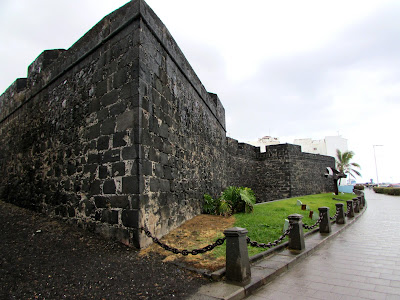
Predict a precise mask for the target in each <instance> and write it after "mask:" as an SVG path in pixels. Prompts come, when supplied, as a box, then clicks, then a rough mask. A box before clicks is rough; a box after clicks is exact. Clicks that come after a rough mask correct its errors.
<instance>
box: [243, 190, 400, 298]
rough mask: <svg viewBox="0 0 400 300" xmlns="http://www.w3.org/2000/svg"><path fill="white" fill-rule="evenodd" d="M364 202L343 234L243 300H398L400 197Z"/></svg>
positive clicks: (376, 197) (369, 198) (378, 197)
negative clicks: (365, 204)
mask: <svg viewBox="0 0 400 300" xmlns="http://www.w3.org/2000/svg"><path fill="white" fill-rule="evenodd" d="M365 198H366V200H367V203H368V208H367V210H366V211H365V213H364V214H363V215H362V216H361V217H360V218H359V219H358V220H357V222H355V223H354V224H353V225H352V226H351V227H350V228H349V229H347V230H344V231H343V232H342V233H340V234H339V235H338V236H336V237H335V238H333V239H331V240H330V241H328V242H327V243H325V244H324V245H323V246H321V247H320V248H319V249H318V250H316V251H315V252H314V253H313V254H312V255H310V256H308V257H307V258H305V259H304V260H303V261H302V262H300V263H298V264H296V265H295V266H294V267H293V268H291V269H289V270H288V271H287V272H285V273H283V274H281V275H280V276H279V277H277V278H275V279H274V280H273V281H271V282H270V283H269V284H267V285H265V286H263V287H262V288H260V289H259V290H257V291H255V292H253V294H252V295H250V296H249V297H247V298H246V299H249V300H266V299H279V300H283V299H338V300H342V299H400V234H399V233H400V222H399V216H400V197H399V196H388V195H380V194H375V193H374V192H373V191H371V190H366V191H365Z"/></svg>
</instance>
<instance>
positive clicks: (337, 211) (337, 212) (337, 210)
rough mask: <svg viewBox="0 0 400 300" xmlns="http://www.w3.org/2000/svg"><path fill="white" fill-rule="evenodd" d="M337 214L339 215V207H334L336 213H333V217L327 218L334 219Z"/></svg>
mask: <svg viewBox="0 0 400 300" xmlns="http://www.w3.org/2000/svg"><path fill="white" fill-rule="evenodd" d="M338 215H339V208H336V213H335V215H334V216H333V217H329V219H331V220H336V218H337V217H338Z"/></svg>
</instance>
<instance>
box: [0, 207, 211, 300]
mask: <svg viewBox="0 0 400 300" xmlns="http://www.w3.org/2000/svg"><path fill="white" fill-rule="evenodd" d="M0 212H1V215H0V226H1V230H0V241H1V243H0V299H185V298H186V297H187V296H189V295H191V294H194V293H195V292H196V291H197V289H198V288H199V287H200V286H201V285H202V284H205V283H207V280H206V279H205V278H202V277H200V276H199V275H197V274H194V273H190V272H188V271H186V270H183V269H179V268H177V267H176V266H174V265H171V264H168V263H163V262H162V261H161V257H159V256H157V255H151V256H150V257H147V258H145V257H140V256H139V255H138V251H137V250H135V249H133V248H129V247H126V246H124V245H122V244H119V243H117V242H113V241H108V240H104V239H103V238H101V237H99V236H97V235H95V234H92V233H90V232H87V231H84V230H82V229H80V228H77V227H74V226H72V225H68V224H66V223H64V222H63V221H61V220H55V219H50V218H48V217H46V216H43V215H41V214H38V213H35V212H32V211H30V210H26V209H23V208H20V207H17V206H14V205H11V204H8V203H4V202H2V201H0Z"/></svg>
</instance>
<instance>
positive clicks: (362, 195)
mask: <svg viewBox="0 0 400 300" xmlns="http://www.w3.org/2000/svg"><path fill="white" fill-rule="evenodd" d="M361 200H362V202H363V205H364V206H365V194H364V192H363V193H362V194H361Z"/></svg>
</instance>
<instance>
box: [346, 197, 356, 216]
mask: <svg viewBox="0 0 400 300" xmlns="http://www.w3.org/2000/svg"><path fill="white" fill-rule="evenodd" d="M346 203H347V217H348V218H354V208H353V200H347V201H346Z"/></svg>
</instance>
